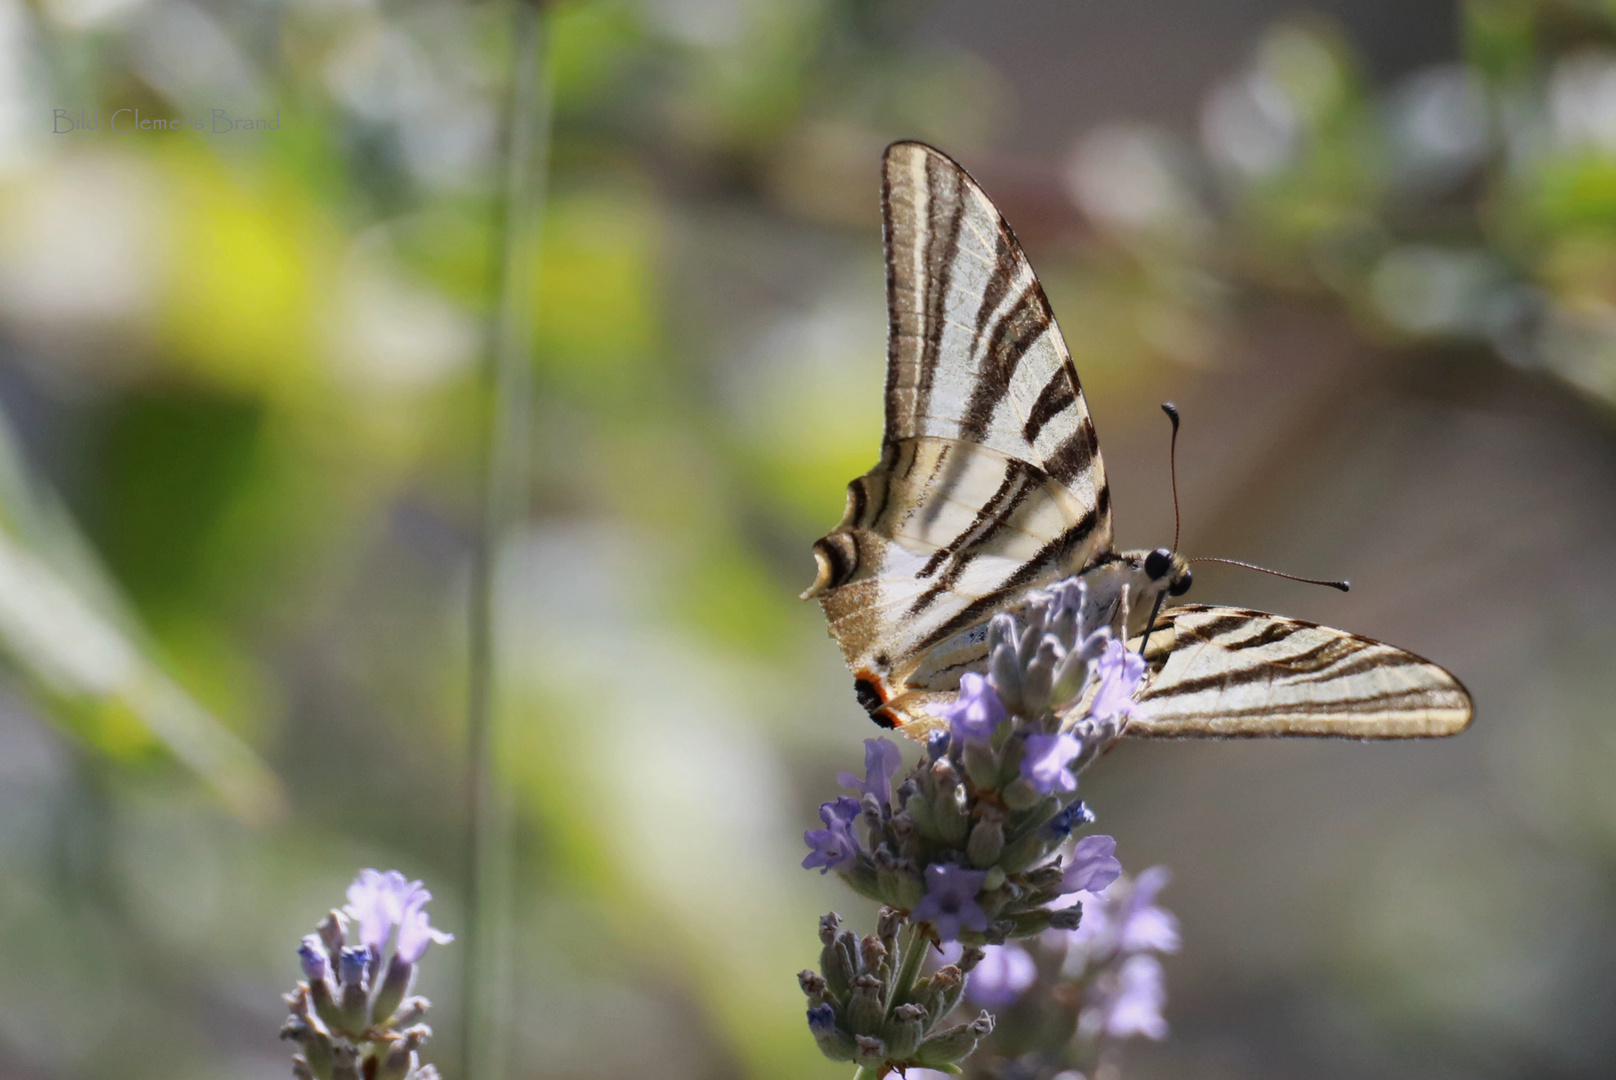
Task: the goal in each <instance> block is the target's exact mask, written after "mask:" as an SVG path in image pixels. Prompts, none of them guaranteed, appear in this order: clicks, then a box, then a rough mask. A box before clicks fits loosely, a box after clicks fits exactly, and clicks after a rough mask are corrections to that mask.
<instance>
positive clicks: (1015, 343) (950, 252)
mask: <svg viewBox="0 0 1616 1080" xmlns="http://www.w3.org/2000/svg"><path fill="white" fill-rule="evenodd" d="M881 209H882V215H883V218H884V221H885V237H886V267H887V309H888V318H889V327H888V340H887V381H886V427H885V432H884V434H883V436H882V440H881V460H880V461H879V463H878V464H877V465H876V466H875V468H873V469H871V470H870V471H869V472H868V473H866V474H864V475H863V476H861V477H859V478H858V479H856V480H854V481H853V482H852V483H851V484H849V485H848V489H847V509H846V513H845V514H844V515H843V517H842V522H841V524H840V525H838V526H837V527H836V528H835V529H833V530H832V531H831V532H830V534H829V535H827V536H825V537H824V538H823V539H821V540H819V541H818V542H816V543H815V544H814V558H815V560H816V561H817V563H818V577H817V578H816V579H815V581H814V583H813V585H812V586H810V587H809V589H808V590H807V592H805V593H804V594H803V596H804V598H807V597H817V598H818V599H819V601H820V603H821V604H822V605H823V606H824V609H825V615H826V618H827V619H828V620H829V623H830V633H831V636H832V637H834V638H835V639H836V641H837V642H838V643H839V644H840V645H841V648H842V652H843V653H844V654H845V655H846V657H847V662H848V665H849V666H850V667H851V668H852V670H853V677H854V690H855V692H856V694H857V696H858V700H859V702H860V704H862V705H863V706H864V707H865V709H866V710H867V711H868V712H869V714H870V716H871V717H872V718H873V719H874V720H875V721H876V722H877V723H879V724H881V725H883V726H886V727H897V728H902V729H904V731H905V733H906V734H912V735H916V736H918V737H923V736H924V733H925V732H926V731H928V730H930V729H931V728H933V727H935V726H937V724H938V723H939V721H938V720H937V719H936V718H935V717H934V716H933V715H932V712H931V707H932V706H933V705H936V704H941V703H944V702H946V701H950V700H952V699H953V697H954V695H955V693H956V692H957V691H958V688H959V680H960V676H961V675H962V674H963V673H965V672H967V671H972V670H977V671H980V670H982V668H983V666H984V664H985V662H986V658H987V622H988V620H989V619H990V618H991V617H992V616H993V615H995V614H997V613H998V612H1000V611H1011V612H1015V611H1018V610H1019V609H1020V608H1021V607H1023V606H1024V605H1025V603H1026V600H1027V598H1028V596H1029V594H1030V593H1032V592H1034V591H1036V590H1038V589H1039V588H1041V587H1043V586H1047V585H1049V584H1051V583H1053V582H1055V581H1058V580H1060V579H1062V578H1065V577H1069V576H1071V575H1074V574H1081V575H1082V577H1083V580H1084V581H1085V582H1086V583H1087V586H1088V587H1087V592H1086V595H1087V597H1088V598H1089V599H1088V602H1089V603H1090V604H1092V605H1094V606H1095V615H1096V616H1097V617H1099V618H1101V619H1102V620H1103V619H1109V620H1110V621H1111V623H1112V626H1113V630H1114V632H1116V633H1117V634H1119V635H1126V638H1127V639H1128V640H1129V641H1131V643H1132V645H1131V647H1132V648H1135V649H1138V648H1140V647H1141V645H1143V647H1144V648H1145V662H1146V671H1147V680H1146V683H1145V688H1144V690H1143V691H1142V692H1141V694H1140V701H1141V703H1142V704H1143V705H1144V706H1145V708H1143V709H1142V710H1141V715H1139V716H1137V717H1136V718H1135V719H1134V720H1132V721H1131V722H1130V724H1129V726H1128V728H1127V734H1129V735H1137V736H1153V737H1164V736H1165V737H1175V736H1177V737H1184V736H1203V737H1240V736H1246V737H1254V736H1286V735H1303V736H1340V737H1347V738H1375V739H1380V738H1388V739H1389V738H1410V737H1420V736H1426V737H1430V736H1440V735H1452V734H1454V733H1456V732H1458V731H1461V730H1463V729H1464V728H1465V726H1466V725H1468V724H1469V722H1470V718H1471V715H1472V712H1473V709H1472V705H1471V701H1470V695H1469V694H1468V693H1467V692H1466V691H1465V688H1464V687H1463V686H1462V685H1461V684H1460V683H1459V681H1458V680H1457V679H1455V678H1454V677H1453V676H1452V675H1451V674H1449V673H1448V672H1447V671H1445V670H1443V669H1442V668H1440V667H1438V666H1437V665H1435V664H1433V663H1431V662H1429V661H1427V660H1424V659H1421V658H1420V657H1418V656H1415V655H1414V654H1412V653H1408V652H1404V651H1403V650H1401V649H1397V648H1393V647H1392V646H1390V645H1384V644H1382V643H1380V642H1378V641H1372V640H1370V639H1369V638H1364V637H1359V636H1357V635H1356V634H1349V633H1347V632H1345V631H1342V630H1332V629H1330V628H1329V627H1326V626H1318V625H1315V624H1313V623H1309V622H1303V621H1302V620H1300V619H1290V618H1286V617H1284V616H1282V615H1269V614H1266V613H1264V612H1261V611H1248V610H1245V609H1243V608H1232V607H1217V606H1213V605H1207V604H1181V605H1178V606H1172V607H1166V608H1162V607H1161V606H1160V603H1159V602H1160V601H1161V600H1163V599H1165V598H1166V597H1167V596H1170V597H1174V598H1176V597H1178V596H1181V595H1182V594H1183V593H1185V592H1187V591H1188V589H1189V585H1190V580H1191V577H1190V572H1189V567H1188V565H1187V564H1186V562H1185V560H1184V558H1183V557H1182V556H1180V555H1179V554H1178V553H1176V552H1172V551H1168V550H1167V549H1165V548H1162V549H1157V550H1156V551H1117V550H1115V549H1114V548H1113V547H1112V542H1111V493H1110V489H1109V488H1108V487H1107V486H1106V479H1105V468H1104V466H1103V465H1102V464H1101V461H1100V448H1099V444H1098V442H1097V441H1096V438H1095V434H1094V424H1093V422H1092V421H1091V420H1090V418H1089V410H1088V405H1087V403H1086V402H1085V401H1084V400H1083V391H1082V388H1081V387H1080V385H1079V384H1078V379H1077V371H1076V370H1075V369H1074V367H1073V366H1072V358H1071V356H1070V354H1069V353H1068V352H1067V349H1066V345H1065V342H1064V341H1063V340H1062V338H1061V332H1060V328H1059V327H1057V326H1056V325H1055V318H1054V315H1053V314H1052V312H1051V311H1050V307H1049V301H1048V300H1047V299H1046V298H1045V296H1044V290H1043V288H1042V287H1041V286H1040V285H1039V284H1038V279H1037V278H1036V277H1034V276H1033V272H1032V267H1031V266H1030V265H1029V264H1028V262H1027V258H1026V256H1025V255H1024V254H1023V253H1022V250H1021V247H1020V245H1019V244H1018V243H1017V242H1016V237H1015V234H1014V233H1012V232H1011V231H1010V227H1009V225H1007V224H1006V223H1005V221H1004V219H1003V218H1002V217H1001V216H1000V215H999V212H998V210H997V209H996V208H995V207H994V205H993V203H992V202H990V201H989V200H988V197H987V196H986V195H985V194H984V193H983V192H982V189H981V188H980V187H979V186H978V185H977V183H976V181H974V180H973V179H971V177H970V176H969V175H968V174H967V173H966V172H965V170H964V169H962V168H960V166H959V165H957V164H956V163H955V162H954V161H953V160H952V159H950V158H949V157H948V156H947V155H945V154H943V153H941V152H939V151H937V150H935V149H933V148H932V147H929V146H926V145H924V144H922V143H917V142H900V143H895V144H894V145H893V146H891V147H889V148H888V149H887V152H886V157H885V161H884V165H883V172H882V185H881ZM1164 594H1165V596H1164ZM1153 612H1159V615H1158V616H1157V617H1156V618H1155V621H1154V622H1153V623H1152V625H1151V627H1150V631H1151V632H1150V634H1149V636H1148V638H1145V637H1144V631H1145V628H1146V627H1145V623H1146V622H1147V621H1149V620H1150V619H1151V615H1152V613H1153Z"/></svg>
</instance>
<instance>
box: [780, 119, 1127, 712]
mask: <svg viewBox="0 0 1616 1080" xmlns="http://www.w3.org/2000/svg"><path fill="white" fill-rule="evenodd" d="M882 210H883V215H884V219H885V223H886V252H887V304H888V314H889V320H890V326H889V335H888V346H887V386H886V428H885V432H884V435H883V439H882V453H881V460H880V463H879V464H877V465H876V467H875V468H874V469H872V470H871V471H870V472H869V473H867V474H865V475H864V476H862V477H860V478H859V479H857V480H855V481H853V483H852V484H850V485H848V500H847V511H846V514H845V515H844V516H843V519H842V523H841V524H840V525H839V526H837V528H836V529H834V530H832V532H831V533H830V534H829V535H827V536H826V537H824V538H823V539H822V540H820V541H818V542H817V543H816V544H815V545H814V553H815V557H816V559H817V560H818V563H819V575H818V578H817V579H816V580H815V582H814V584H813V586H812V587H810V589H809V590H808V592H807V593H806V594H805V595H809V596H818V597H819V598H820V601H821V602H822V603H823V605H824V607H825V613H826V616H827V618H828V619H829V621H830V630H831V634H832V635H833V636H834V637H835V638H836V639H837V641H838V643H840V645H841V646H842V651H843V653H844V654H845V655H846V657H847V660H848V663H849V665H850V666H851V667H852V668H853V671H854V675H855V680H856V683H857V688H858V692H859V696H860V699H861V701H862V702H863V703H864V704H865V705H866V707H867V708H869V710H870V712H871V714H872V715H875V716H876V717H877V719H879V720H883V721H885V722H888V723H906V722H909V721H911V720H914V719H916V718H917V717H918V716H919V715H920V713H919V711H918V710H917V709H914V708H906V707H905V704H904V701H903V700H900V699H902V698H903V696H904V695H906V694H915V695H927V694H930V693H936V692H942V691H950V690H953V689H954V688H956V687H957V686H958V682H959V675H960V673H961V672H962V671H964V670H965V669H966V668H967V667H968V666H970V665H971V664H973V663H975V662H977V661H979V660H980V659H981V658H982V655H983V654H984V651H985V650H983V649H982V648H980V646H981V643H982V641H984V640H985V637H984V636H983V635H982V633H981V632H980V631H978V630H977V629H976V628H978V627H979V626H980V624H982V623H983V622H985V621H986V620H987V619H988V618H989V617H991V616H992V615H993V614H994V613H995V612H996V611H1000V610H1004V609H1006V608H1011V607H1014V605H1015V603H1016V601H1017V600H1018V598H1019V597H1020V596H1022V595H1023V594H1024V593H1026V592H1027V591H1028V590H1030V589H1032V588H1034V587H1036V586H1038V585H1041V584H1045V583H1047V582H1049V581H1052V580H1055V579H1057V578H1060V577H1063V576H1066V575H1068V574H1073V573H1077V572H1079V571H1081V570H1082V569H1083V568H1084V567H1085V566H1087V565H1089V564H1090V563H1091V562H1092V561H1093V560H1094V558H1095V557H1096V556H1097V555H1100V554H1103V553H1106V552H1109V551H1110V548H1111V507H1110V492H1109V490H1108V489H1107V487H1106V482H1105V471H1104V467H1103V465H1102V463H1101V461H1100V453H1099V448H1098V444H1097V442H1096V439H1095V434H1094V425H1093V423H1092V421H1091V420H1090V419H1089V412H1088V406H1087V404H1086V403H1085V402H1084V400H1083V392H1082V389H1081V387H1080V386H1079V383H1078V379H1077V372H1076V370H1075V369H1074V367H1073V366H1072V360H1071V356H1070V354H1069V353H1068V352H1067V350H1066V344H1065V341H1064V340H1063V339H1062V337H1061V333H1060V329H1059V327H1057V326H1056V325H1055V319H1054V315H1053V313H1052V312H1051V311H1050V307H1049V302H1048V300H1047V299H1046V298H1045V296H1044V292H1043V289H1042V288H1041V287H1040V286H1039V284H1038V280H1037V278H1036V277H1034V275H1033V272H1032V267H1031V266H1030V265H1029V264H1028V262H1027V258H1026V256H1025V255H1024V254H1023V253H1022V251H1021V246H1020V245H1019V244H1018V243H1017V242H1016V238H1015V235H1014V234H1013V233H1012V232H1011V231H1010V227H1009V226H1008V225H1007V224H1006V223H1005V221H1004V219H1003V218H1002V217H1001V216H1000V215H999V212H998V211H997V210H996V209H995V208H994V206H993V204H992V203H991V202H990V201H989V200H988V198H987V196H986V195H985V194H983V192H982V189H981V188H980V187H978V186H977V184H976V182H975V181H974V180H972V179H971V177H970V176H969V175H968V174H966V172H965V170H963V169H961V168H960V167H959V166H958V165H956V164H955V163H954V162H953V161H952V160H950V159H949V158H948V157H947V156H946V155H944V154H942V153H940V152H938V151H936V150H934V149H932V148H931V147H928V146H924V145H922V144H920V143H913V142H903V143H897V144H894V145H893V146H892V147H890V148H889V149H888V150H887V154H886V158H885V162H884V170H883V184H882ZM913 700H914V701H915V702H916V703H918V702H920V701H921V700H923V699H922V698H921V697H919V696H917V697H915V698H914V699H913Z"/></svg>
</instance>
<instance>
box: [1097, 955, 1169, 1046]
mask: <svg viewBox="0 0 1616 1080" xmlns="http://www.w3.org/2000/svg"><path fill="white" fill-rule="evenodd" d="M1166 1004H1167V986H1166V980H1165V978H1164V977H1163V974H1162V966H1161V961H1160V960H1157V959H1156V958H1155V957H1154V956H1150V955H1149V954H1146V953H1141V954H1139V955H1137V956H1130V957H1128V959H1126V960H1124V961H1123V962H1122V967H1121V968H1120V969H1119V970H1118V971H1117V983H1116V988H1115V990H1114V991H1113V992H1112V993H1111V994H1110V995H1108V1000H1107V1001H1106V1002H1105V1033H1106V1034H1107V1035H1109V1036H1111V1038H1113V1039H1126V1038H1128V1037H1129V1036H1131V1035H1143V1036H1145V1038H1147V1039H1158V1040H1160V1039H1165V1038H1166V1037H1167V1021H1166V1020H1165V1019H1163V1017H1162V1006H1164V1005H1166Z"/></svg>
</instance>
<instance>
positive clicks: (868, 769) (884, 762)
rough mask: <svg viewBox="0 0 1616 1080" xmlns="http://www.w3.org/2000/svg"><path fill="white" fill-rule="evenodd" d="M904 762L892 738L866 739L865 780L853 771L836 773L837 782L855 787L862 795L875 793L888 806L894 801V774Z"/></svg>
mask: <svg viewBox="0 0 1616 1080" xmlns="http://www.w3.org/2000/svg"><path fill="white" fill-rule="evenodd" d="M902 764H903V754H902V753H900V752H899V751H898V747H897V744H896V743H894V742H893V741H892V740H891V739H865V740H864V780H863V781H862V782H861V781H860V780H859V778H858V777H857V776H854V775H853V774H852V773H849V772H844V773H837V774H836V782H837V783H838V784H840V785H841V786H842V787H844V788H854V789H856V790H857V791H858V792H859V793H860V794H861V795H874V796H875V798H876V801H877V802H879V803H880V804H881V805H882V806H886V805H887V804H888V803H890V802H891V801H892V776H893V774H894V773H896V772H897V771H898V766H900V765H902Z"/></svg>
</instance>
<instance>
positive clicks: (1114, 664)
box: [1089, 641, 1145, 721]
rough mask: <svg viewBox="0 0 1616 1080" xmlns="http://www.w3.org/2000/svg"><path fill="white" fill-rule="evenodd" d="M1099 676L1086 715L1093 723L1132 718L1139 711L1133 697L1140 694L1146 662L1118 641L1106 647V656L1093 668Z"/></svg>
mask: <svg viewBox="0 0 1616 1080" xmlns="http://www.w3.org/2000/svg"><path fill="white" fill-rule="evenodd" d="M1095 670H1097V671H1098V672H1099V677H1100V685H1099V689H1097V690H1096V691H1095V692H1094V701H1093V702H1092V703H1091V704H1090V705H1089V715H1090V716H1091V717H1093V718H1094V719H1096V720H1101V721H1105V720H1115V719H1117V718H1118V717H1124V716H1132V715H1133V714H1134V713H1135V712H1136V711H1137V710H1138V708H1139V706H1138V703H1136V702H1135V701H1134V700H1133V696H1134V695H1135V694H1137V693H1138V692H1139V685H1140V683H1142V682H1144V679H1145V661H1144V660H1143V658H1141V657H1140V656H1139V655H1137V654H1136V653H1131V652H1129V651H1128V647H1127V646H1126V645H1124V644H1123V643H1122V642H1120V641H1113V642H1111V643H1110V644H1109V645H1107V646H1106V647H1105V655H1104V656H1102V657H1100V659H1099V661H1098V663H1097V664H1096V665H1095Z"/></svg>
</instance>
